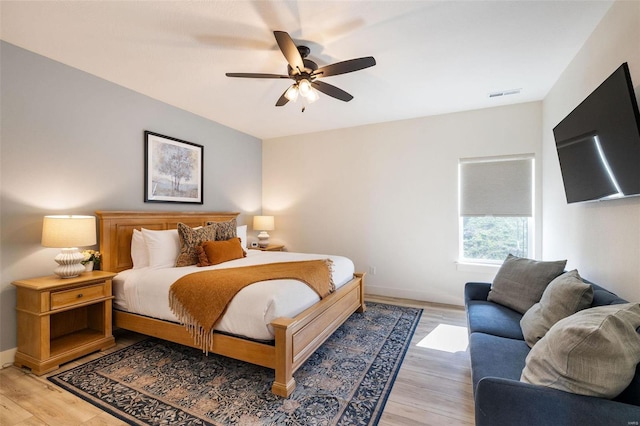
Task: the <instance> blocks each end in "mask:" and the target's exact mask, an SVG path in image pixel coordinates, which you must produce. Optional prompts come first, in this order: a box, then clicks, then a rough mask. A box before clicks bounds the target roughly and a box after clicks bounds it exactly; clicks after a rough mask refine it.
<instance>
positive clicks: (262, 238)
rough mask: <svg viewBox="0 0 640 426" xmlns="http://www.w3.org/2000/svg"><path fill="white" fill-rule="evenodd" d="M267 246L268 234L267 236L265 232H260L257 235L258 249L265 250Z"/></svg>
mask: <svg viewBox="0 0 640 426" xmlns="http://www.w3.org/2000/svg"><path fill="white" fill-rule="evenodd" d="M268 245H269V234H267V231H260V233H259V234H258V247H260V248H267V246H268Z"/></svg>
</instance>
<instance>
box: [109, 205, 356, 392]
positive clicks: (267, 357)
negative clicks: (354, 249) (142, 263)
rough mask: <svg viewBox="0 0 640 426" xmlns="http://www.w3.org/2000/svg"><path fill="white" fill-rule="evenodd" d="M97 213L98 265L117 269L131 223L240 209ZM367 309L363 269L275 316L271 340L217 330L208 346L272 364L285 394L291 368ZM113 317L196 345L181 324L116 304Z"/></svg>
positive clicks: (125, 256) (162, 222)
mask: <svg viewBox="0 0 640 426" xmlns="http://www.w3.org/2000/svg"><path fill="white" fill-rule="evenodd" d="M96 215H97V216H98V218H99V224H100V225H99V226H100V252H101V253H102V262H101V265H102V266H101V267H102V269H103V270H105V271H111V272H120V271H123V270H125V269H130V268H131V267H132V266H133V264H132V260H131V238H132V235H133V229H140V228H146V229H154V230H163V229H174V228H177V224H178V222H182V223H184V224H187V225H189V226H191V227H196V226H204V225H206V223H207V222H226V221H229V220H232V219H234V218H235V217H237V216H238V213H220V212H155V211H149V212H133V211H97V212H96ZM167 303H168V301H167ZM365 309H366V308H365V303H364V274H363V273H356V274H354V278H353V279H352V280H351V281H349V282H348V283H347V284H345V285H344V286H342V287H340V288H339V289H338V290H337V291H336V292H334V293H332V294H330V295H329V296H327V297H325V298H324V299H322V300H321V301H319V302H318V303H316V304H315V305H314V306H312V307H310V308H308V309H306V310H305V311H303V312H302V313H300V314H299V315H297V316H296V317H294V318H277V319H275V320H274V321H273V322H272V323H271V325H272V326H273V329H274V332H275V344H273V345H272V344H265V343H260V342H256V341H252V340H246V339H242V338H238V337H233V336H229V335H225V334H222V333H215V334H214V339H213V348H212V349H211V350H210V352H213V353H216V354H219V355H224V356H227V357H230V358H235V359H238V360H241V361H246V362H249V363H252V364H257V365H261V366H264V367H267V368H271V369H273V370H275V380H274V382H273V386H272V388H271V390H272V392H273V393H274V394H276V395H280V396H283V397H287V396H289V395H290V394H291V392H293V390H294V388H295V386H296V382H295V380H294V378H293V373H294V372H295V371H296V370H297V369H298V368H299V367H300V366H301V365H302V364H303V363H304V362H305V361H306V360H307V358H309V356H311V354H313V352H314V351H315V350H316V349H317V348H318V347H320V345H322V343H324V341H325V340H326V339H327V338H328V337H329V336H330V335H331V334H332V333H333V332H334V331H335V330H336V329H337V328H338V327H340V325H342V323H344V322H345V321H346V320H347V318H349V317H350V316H351V314H352V313H354V312H356V311H357V312H364V310H365ZM113 318H114V325H115V326H116V327H119V328H123V329H126V330H132V331H136V332H138V333H142V334H146V335H149V336H154V337H158V338H161V339H164V340H169V341H171V342H175V343H179V344H182V345H186V346H192V347H198V346H196V345H195V344H194V341H193V338H192V337H191V335H190V334H189V332H188V331H187V329H186V328H185V327H184V326H182V325H181V324H177V323H173V322H169V321H164V320H158V319H154V318H149V317H146V316H142V315H136V314H131V313H127V312H123V311H117V310H116V311H114V315H113Z"/></svg>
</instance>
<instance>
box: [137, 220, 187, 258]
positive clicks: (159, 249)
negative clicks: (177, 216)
mask: <svg viewBox="0 0 640 426" xmlns="http://www.w3.org/2000/svg"><path fill="white" fill-rule="evenodd" d="M142 236H143V237H144V241H145V243H146V245H147V250H148V252H149V266H150V267H152V268H173V267H174V266H176V259H177V258H178V255H179V254H180V237H178V230H177V229H168V230H165V231H153V230H151V229H145V228H142Z"/></svg>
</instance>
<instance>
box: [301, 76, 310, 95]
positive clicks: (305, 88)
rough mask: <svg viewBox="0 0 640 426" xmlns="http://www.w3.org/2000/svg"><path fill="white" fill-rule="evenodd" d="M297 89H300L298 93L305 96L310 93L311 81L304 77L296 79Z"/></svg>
mask: <svg viewBox="0 0 640 426" xmlns="http://www.w3.org/2000/svg"><path fill="white" fill-rule="evenodd" d="M298 90H300V94H301V95H302V96H304V97H305V98H306V97H307V96H308V94H309V93H311V82H310V81H309V80H307V79H306V78H303V79H302V80H300V81H298Z"/></svg>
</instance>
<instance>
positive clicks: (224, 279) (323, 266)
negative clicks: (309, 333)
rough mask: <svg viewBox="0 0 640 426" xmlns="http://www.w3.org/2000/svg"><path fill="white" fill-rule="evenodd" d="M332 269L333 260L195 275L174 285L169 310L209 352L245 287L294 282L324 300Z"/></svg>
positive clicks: (213, 271)
mask: <svg viewBox="0 0 640 426" xmlns="http://www.w3.org/2000/svg"><path fill="white" fill-rule="evenodd" d="M332 267H333V262H332V261H331V259H323V260H308V261H301V262H280V263H269V264H266V265H255V266H244V267H239V268H228V269H214V270H212V271H202V272H194V273H192V274H189V275H185V276H184V277H181V278H180V279H178V280H177V281H176V282H175V283H173V284H172V285H171V288H170V289H169V307H170V308H171V311H173V313H174V314H175V316H176V317H177V318H178V320H179V321H180V322H181V323H182V324H184V325H185V326H186V328H187V330H188V331H189V334H191V336H192V337H193V339H194V342H195V345H196V346H198V347H200V348H202V350H203V352H206V353H208V352H209V349H210V348H211V345H212V343H213V327H214V325H215V324H216V322H217V321H218V319H219V318H220V317H221V316H222V314H223V313H224V311H225V309H226V308H227V305H228V304H229V302H230V301H231V299H233V297H234V296H235V295H236V294H237V293H238V292H239V291H240V290H242V289H243V288H244V287H246V286H248V285H250V284H253V283H256V282H258V281H267V280H278V279H295V280H298V281H302V282H303V283H305V284H307V285H308V286H309V287H311V288H312V289H313V290H314V291H315V292H316V293H318V295H319V296H320V298H324V297H326V296H327V295H329V293H331V292H333V291H334V290H335V285H334V283H333V278H332V276H331V271H332Z"/></svg>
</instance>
